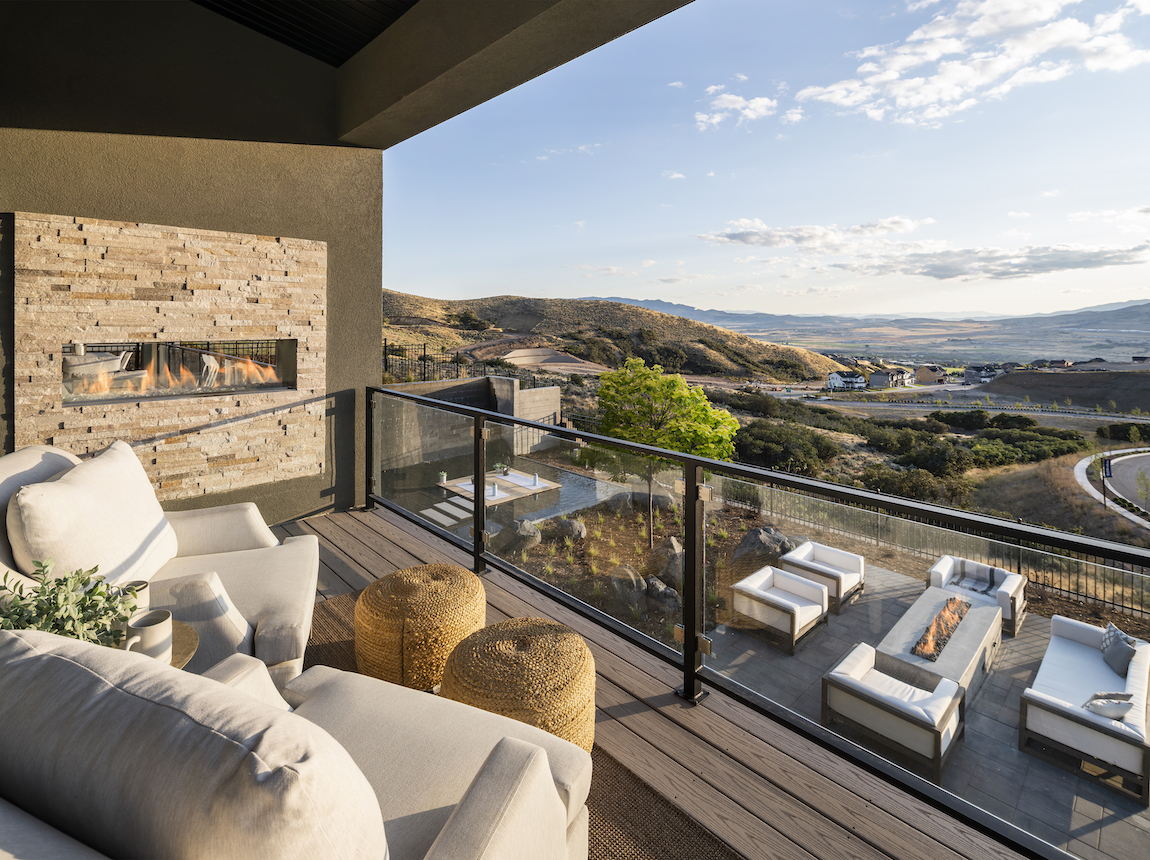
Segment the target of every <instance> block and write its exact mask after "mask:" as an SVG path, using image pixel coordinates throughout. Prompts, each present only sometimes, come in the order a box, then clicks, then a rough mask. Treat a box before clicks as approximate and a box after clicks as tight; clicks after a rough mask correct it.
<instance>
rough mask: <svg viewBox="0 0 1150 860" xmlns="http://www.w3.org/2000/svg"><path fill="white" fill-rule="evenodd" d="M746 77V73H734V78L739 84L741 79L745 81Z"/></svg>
mask: <svg viewBox="0 0 1150 860" xmlns="http://www.w3.org/2000/svg"><path fill="white" fill-rule="evenodd" d="M746 79H747V76H746V75H744V74H742V73H741V72H736V73H735V80H736V81H738V82H739V83H740V84H741V83H742V82H743V81H745V80H746Z"/></svg>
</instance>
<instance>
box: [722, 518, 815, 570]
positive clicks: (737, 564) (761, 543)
mask: <svg viewBox="0 0 1150 860" xmlns="http://www.w3.org/2000/svg"><path fill="white" fill-rule="evenodd" d="M805 540H806V538H803V537H787V535H785V534H783V533H782V532H780V531H779V530H778V529H776V528H772V527H771V526H764V527H763V528H759V529H752V530H751V531H749V532H747V533H746V535H745V536H744V537H743V539H742V540H741V541H740V542H739V546H738V547H737V548H736V549H735V554H734V555H733V556H732V557H731V566H732V568H733V572H735V573H738V574H740V575H745V573H749V572H751V571H755V570H758V569H759V568H761V567H766V566H767V565H768V564H771V565H773V564H775V562H777V561H778V560H779V556H781V555H783V554H785V553H788V552H790V551H791V550H792V549H794V548H795V547H797V546H798V545H799V544H800V543H803V542H804V541H805Z"/></svg>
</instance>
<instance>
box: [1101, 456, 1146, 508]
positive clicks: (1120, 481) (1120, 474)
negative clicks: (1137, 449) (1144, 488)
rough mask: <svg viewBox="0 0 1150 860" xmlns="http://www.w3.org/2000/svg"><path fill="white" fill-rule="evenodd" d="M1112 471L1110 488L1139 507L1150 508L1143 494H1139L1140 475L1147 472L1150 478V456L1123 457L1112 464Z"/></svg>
mask: <svg viewBox="0 0 1150 860" xmlns="http://www.w3.org/2000/svg"><path fill="white" fill-rule="evenodd" d="M1110 471H1111V474H1112V476H1113V477H1111V478H1110V486H1111V487H1113V488H1114V489H1115V491H1117V493H1118V495H1120V496H1122V498H1124V499H1129V500H1130V501H1132V502H1133V503H1134V504H1136V505H1138V506H1139V507H1142V508H1145V507H1148V506H1150V501H1148V500H1147V499H1144V498H1142V494H1141V493H1139V492H1138V473H1139V472H1145V473H1146V476H1147V477H1150V454H1134V455H1132V456H1130V457H1122V458H1121V459H1119V460H1115V461H1114V462H1113V463H1111V464H1110Z"/></svg>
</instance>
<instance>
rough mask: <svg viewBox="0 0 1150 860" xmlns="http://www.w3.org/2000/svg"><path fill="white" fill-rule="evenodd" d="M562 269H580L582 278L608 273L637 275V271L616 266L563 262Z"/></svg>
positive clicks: (606, 274)
mask: <svg viewBox="0 0 1150 860" xmlns="http://www.w3.org/2000/svg"><path fill="white" fill-rule="evenodd" d="M563 268H564V269H580V270H582V271H583V277H584V278H597V277H600V276H608V275H637V274H639V273H638V272H628V271H626V270H625V269H620V268H619V267H617V266H587V265H581V266H572V265H567V264H564V266H563Z"/></svg>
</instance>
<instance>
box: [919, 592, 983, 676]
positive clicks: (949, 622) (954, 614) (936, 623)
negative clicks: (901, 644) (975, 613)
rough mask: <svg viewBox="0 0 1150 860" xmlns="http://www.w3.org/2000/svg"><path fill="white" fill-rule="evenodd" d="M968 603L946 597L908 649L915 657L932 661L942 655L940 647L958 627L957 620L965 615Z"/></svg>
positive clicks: (968, 607)
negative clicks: (913, 644)
mask: <svg viewBox="0 0 1150 860" xmlns="http://www.w3.org/2000/svg"><path fill="white" fill-rule="evenodd" d="M968 609H970V604H969V603H967V602H966V601H965V600H963V599H961V598H959V597H951V598H948V599H947V601H946V603H945V604H943V607H942V609H940V610H939V611H938V614H937V615H936V616H934V620H933V621H931V622H930V625H929V626H928V627H927V628H926V632H925V633H923V634H922V637H921V638H920V639H919V640H918V642H916V643H915V646H914V647H913V648H911V649H910V653H911V654H914V655H915V656H916V657H925V658H926V659H927V660H930V661H931V662H932V663H933V662H934V661H936V660H938V658H939V657H940V656H941V655H942V649H943V648H945V647H946V643H947V642H949V641H950V637H951V636H953V635H954V631H955V630H957V629H958V622H960V621H962V619H963V617H964V616H965V615H966V610H968Z"/></svg>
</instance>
